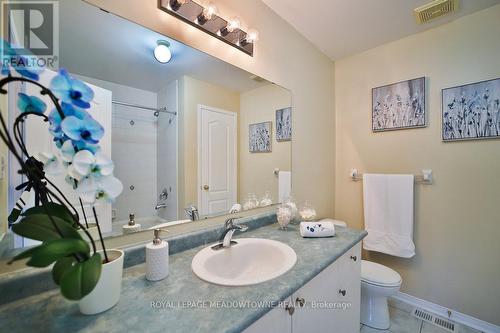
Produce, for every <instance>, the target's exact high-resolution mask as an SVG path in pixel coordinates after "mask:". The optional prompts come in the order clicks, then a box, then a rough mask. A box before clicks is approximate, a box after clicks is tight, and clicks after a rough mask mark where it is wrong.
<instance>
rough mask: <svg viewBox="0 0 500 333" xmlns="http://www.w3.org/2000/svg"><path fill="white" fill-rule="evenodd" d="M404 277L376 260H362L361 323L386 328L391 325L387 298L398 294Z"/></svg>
mask: <svg viewBox="0 0 500 333" xmlns="http://www.w3.org/2000/svg"><path fill="white" fill-rule="evenodd" d="M401 283H402V279H401V275H399V274H398V273H397V272H396V271H394V270H392V269H390V268H389V267H386V266H384V265H380V264H377V263H375V262H371V261H367V260H362V261H361V323H362V324H363V325H366V326H370V327H372V328H376V329H381V330H385V329H388V328H389V326H390V325H391V321H390V319H389V306H388V305H387V298H388V297H389V296H392V295H394V294H396V293H397V292H398V291H399V288H400V287H401Z"/></svg>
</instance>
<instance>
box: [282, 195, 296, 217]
mask: <svg viewBox="0 0 500 333" xmlns="http://www.w3.org/2000/svg"><path fill="white" fill-rule="evenodd" d="M283 204H284V205H286V206H288V207H290V212H291V219H292V220H295V219H297V218H298V214H299V209H298V208H297V204H296V203H295V200H294V199H293V198H292V197H291V196H289V197H288V198H287V199H285V201H284V202H283Z"/></svg>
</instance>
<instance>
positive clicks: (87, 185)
mask: <svg viewBox="0 0 500 333" xmlns="http://www.w3.org/2000/svg"><path fill="white" fill-rule="evenodd" d="M122 190H123V185H122V183H121V182H120V181H119V180H118V179H117V178H115V177H114V176H112V175H108V176H100V175H97V174H91V175H90V176H88V177H85V178H84V179H82V181H81V182H80V183H79V184H78V188H77V189H76V191H77V193H78V195H79V196H80V198H81V199H82V200H83V201H85V202H87V203H91V204H93V203H95V201H96V200H104V201H106V202H110V203H111V202H113V201H114V200H115V199H116V197H118V196H119V195H120V193H121V192H122Z"/></svg>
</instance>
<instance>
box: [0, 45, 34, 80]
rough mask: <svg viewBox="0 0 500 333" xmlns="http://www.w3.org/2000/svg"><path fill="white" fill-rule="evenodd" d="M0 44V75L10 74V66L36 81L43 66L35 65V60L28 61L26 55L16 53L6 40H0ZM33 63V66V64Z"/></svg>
mask: <svg viewBox="0 0 500 333" xmlns="http://www.w3.org/2000/svg"><path fill="white" fill-rule="evenodd" d="M1 44H2V55H3V58H4V59H2V69H1V72H2V75H5V76H7V75H10V69H11V67H12V68H13V69H14V70H15V71H16V72H18V73H19V74H20V75H21V76H24V77H26V78H28V79H30V80H34V81H38V80H39V79H40V73H41V72H42V71H43V68H41V67H39V66H37V65H36V61H30V60H29V59H28V57H26V56H21V55H18V54H17V53H16V51H15V50H14V48H13V47H12V45H11V44H10V43H9V42H7V41H6V40H4V39H2V40H1ZM33 57H34V56H33ZM33 64H35V66H33Z"/></svg>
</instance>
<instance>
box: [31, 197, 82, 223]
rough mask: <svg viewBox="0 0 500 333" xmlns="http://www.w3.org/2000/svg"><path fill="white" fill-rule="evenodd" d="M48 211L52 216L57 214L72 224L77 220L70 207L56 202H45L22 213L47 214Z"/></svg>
mask: <svg viewBox="0 0 500 333" xmlns="http://www.w3.org/2000/svg"><path fill="white" fill-rule="evenodd" d="M47 212H48V214H50V215H52V216H57V217H58V218H60V219H61V220H63V221H66V222H68V223H70V224H73V223H74V222H75V218H74V216H73V215H72V214H71V212H70V211H69V210H68V208H66V206H63V205H61V204H58V203H55V202H49V203H47V204H44V205H43V206H36V207H32V208H30V209H28V210H26V211H24V212H23V213H22V214H21V215H22V216H29V215H38V214H42V215H47Z"/></svg>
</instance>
